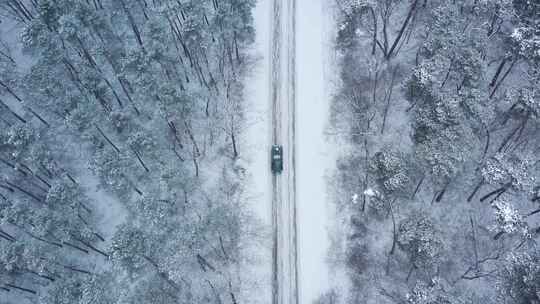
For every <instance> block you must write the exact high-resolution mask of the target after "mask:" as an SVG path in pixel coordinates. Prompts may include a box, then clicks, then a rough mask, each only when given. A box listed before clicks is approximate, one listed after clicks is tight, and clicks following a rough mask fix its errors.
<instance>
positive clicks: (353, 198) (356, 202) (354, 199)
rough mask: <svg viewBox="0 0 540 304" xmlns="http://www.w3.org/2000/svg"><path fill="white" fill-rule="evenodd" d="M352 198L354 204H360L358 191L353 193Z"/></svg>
mask: <svg viewBox="0 0 540 304" xmlns="http://www.w3.org/2000/svg"><path fill="white" fill-rule="evenodd" d="M364 194H365V192H364ZM351 200H352V203H353V204H354V205H356V204H358V194H357V193H355V194H353V195H352V197H351Z"/></svg>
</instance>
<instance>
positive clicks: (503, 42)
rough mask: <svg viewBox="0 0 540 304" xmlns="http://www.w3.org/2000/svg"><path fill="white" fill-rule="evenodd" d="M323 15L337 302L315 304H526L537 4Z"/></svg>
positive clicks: (535, 229)
mask: <svg viewBox="0 0 540 304" xmlns="http://www.w3.org/2000/svg"><path fill="white" fill-rule="evenodd" d="M336 11H337V28H336V29H335V30H336V33H337V34H336V36H337V38H336V41H335V48H336V52H338V58H339V71H340V75H339V84H338V91H337V92H335V97H334V101H333V109H332V114H331V115H332V118H331V120H332V128H333V131H334V132H333V133H332V134H337V135H336V137H338V138H339V139H340V140H341V141H342V142H344V143H345V145H344V146H346V147H347V149H344V150H343V151H342V154H341V156H340V159H339V163H338V170H337V172H336V174H335V180H334V188H335V194H336V197H337V199H336V202H335V203H336V204H337V208H338V209H339V214H340V218H341V220H342V221H343V223H345V224H346V227H347V228H346V229H343V231H342V233H343V235H341V236H340V237H341V239H342V240H343V242H344V243H345V244H346V245H345V249H344V250H343V251H342V252H340V251H338V250H334V252H333V254H332V255H333V256H332V260H333V261H334V262H335V263H344V264H346V266H347V274H348V277H349V280H350V288H349V289H350V290H348V294H347V295H344V296H343V295H342V294H340V293H339V292H337V293H329V294H328V295H327V296H326V297H324V298H323V299H322V300H321V303H337V302H335V300H336V299H337V298H338V297H339V296H342V300H344V303H378V304H383V303H409V304H420V303H422V304H435V303H438V304H440V303H523V304H525V303H529V304H532V303H540V248H538V244H537V241H538V239H539V235H540V181H539V177H540V136H539V134H540V133H539V131H540V91H539V88H540V86H539V85H540V2H539V1H536V0H532V1H531V0H463V1H443V0H338V1H336ZM336 265H337V264H336Z"/></svg>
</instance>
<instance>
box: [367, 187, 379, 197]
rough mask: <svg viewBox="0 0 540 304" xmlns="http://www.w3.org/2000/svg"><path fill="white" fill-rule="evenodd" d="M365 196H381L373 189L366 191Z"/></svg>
mask: <svg viewBox="0 0 540 304" xmlns="http://www.w3.org/2000/svg"><path fill="white" fill-rule="evenodd" d="M364 194H365V195H366V196H370V197H375V196H378V195H379V194H378V192H377V191H375V190H373V189H372V188H367V189H366V191H364Z"/></svg>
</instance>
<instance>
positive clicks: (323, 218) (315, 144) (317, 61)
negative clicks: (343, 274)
mask: <svg viewBox="0 0 540 304" xmlns="http://www.w3.org/2000/svg"><path fill="white" fill-rule="evenodd" d="M324 8H325V5H324V0H298V1H297V11H296V22H297V24H296V27H297V34H296V39H297V46H296V62H297V66H296V68H297V112H296V113H297V118H296V119H297V133H296V139H297V142H296V148H297V157H296V158H297V170H296V174H297V185H298V186H297V208H298V263H299V265H298V267H299V292H300V303H302V304H308V303H309V304H311V303H313V301H314V300H315V299H317V298H318V297H319V296H320V295H321V294H322V293H324V292H325V291H327V289H328V287H329V286H331V285H332V284H331V282H329V267H328V265H327V263H326V260H327V255H328V246H329V243H330V241H329V236H328V231H327V226H328V225H329V219H330V214H332V212H330V211H331V210H329V209H328V208H329V207H330V204H329V201H328V193H329V192H328V188H327V184H326V179H325V174H326V171H327V170H328V169H330V168H331V167H333V166H334V164H335V159H334V157H333V155H334V152H333V150H334V149H335V147H333V145H332V144H331V143H329V142H328V141H327V140H326V138H325V135H324V134H325V127H326V125H327V123H328V119H329V117H328V114H329V106H330V97H329V96H328V94H327V93H328V92H327V90H326V86H327V85H328V84H327V81H329V80H330V79H329V78H325V76H324V74H325V73H324V72H325V63H326V62H328V60H327V58H325V57H326V54H328V53H329V52H328V50H327V49H326V48H327V47H328V46H329V43H330V42H329V41H327V38H326V37H327V35H326V31H328V26H327V20H328V17H329V15H328V14H330V12H329V11H328V10H325V9H324Z"/></svg>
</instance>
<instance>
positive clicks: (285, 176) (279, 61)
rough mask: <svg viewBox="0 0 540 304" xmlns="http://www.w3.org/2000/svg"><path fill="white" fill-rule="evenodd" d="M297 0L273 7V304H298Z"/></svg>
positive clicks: (276, 2)
mask: <svg viewBox="0 0 540 304" xmlns="http://www.w3.org/2000/svg"><path fill="white" fill-rule="evenodd" d="M295 9H296V0H274V1H273V3H272V26H271V37H272V38H271V46H270V47H271V50H270V54H271V64H270V72H271V79H270V82H271V84H270V86H271V90H270V95H271V96H270V100H271V105H272V143H273V144H278V145H283V157H284V168H283V173H282V174H280V175H274V176H273V177H272V228H273V232H272V234H273V248H272V262H273V266H272V276H273V277H272V297H273V299H272V303H273V304H297V303H298V289H297V286H298V282H297V279H298V278H297V273H298V271H297V254H296V177H295V144H294V143H295V121H294V118H295V98H296V96H295V95H296V93H295V86H296V81H295V77H296V71H295V69H296V63H295V52H296V49H295V32H296V30H295Z"/></svg>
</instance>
